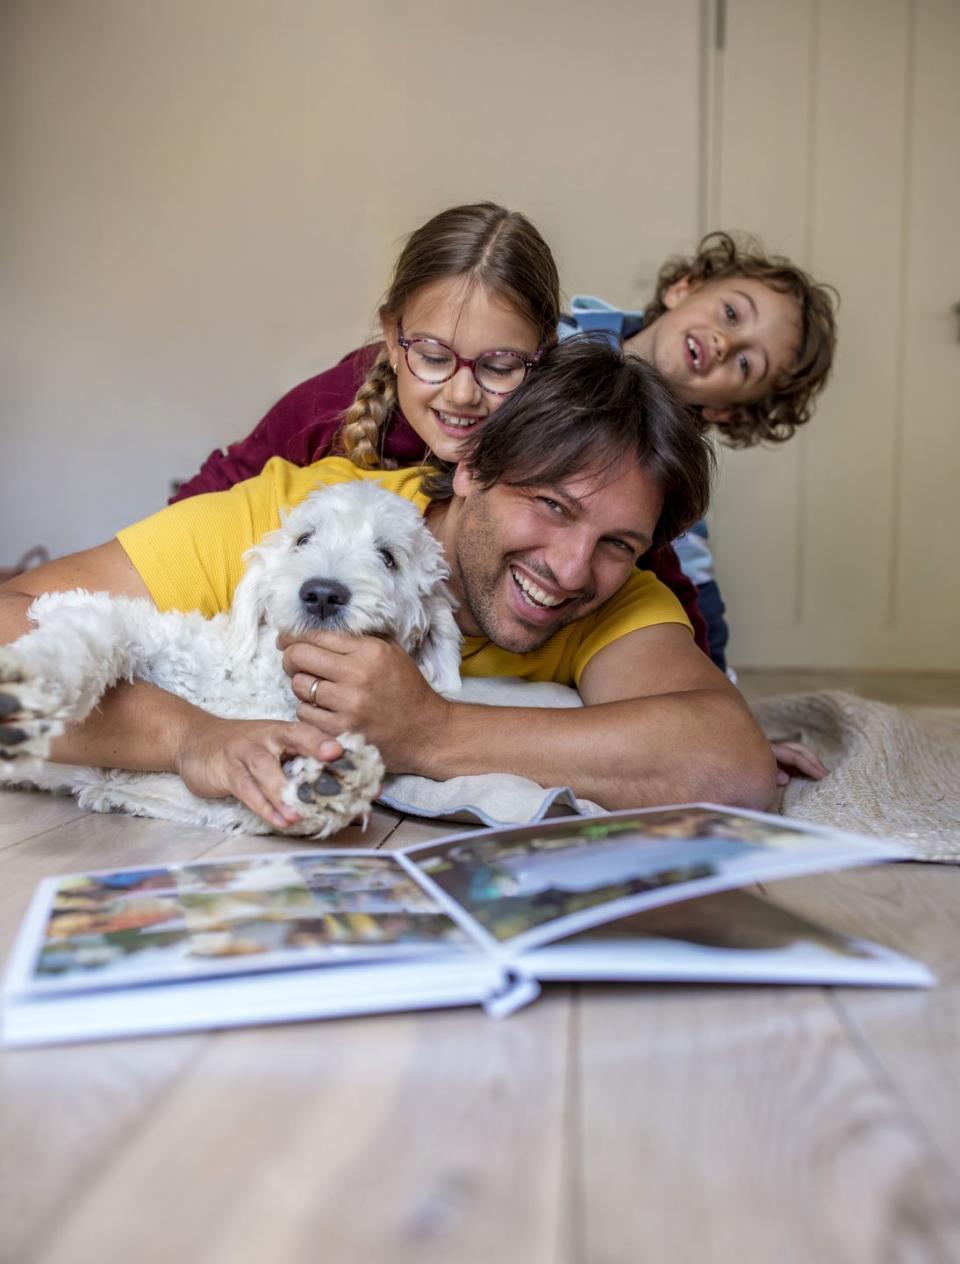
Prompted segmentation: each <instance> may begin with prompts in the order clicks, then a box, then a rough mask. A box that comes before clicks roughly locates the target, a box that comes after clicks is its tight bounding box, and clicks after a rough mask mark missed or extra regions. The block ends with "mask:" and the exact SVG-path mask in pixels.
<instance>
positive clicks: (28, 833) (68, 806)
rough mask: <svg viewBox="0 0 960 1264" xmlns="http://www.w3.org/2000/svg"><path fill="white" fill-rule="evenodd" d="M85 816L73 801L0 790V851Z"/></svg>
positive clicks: (35, 792)
mask: <svg viewBox="0 0 960 1264" xmlns="http://www.w3.org/2000/svg"><path fill="white" fill-rule="evenodd" d="M84 815H86V814H85V813H84V811H83V808H80V807H77V802H76V800H75V799H73V798H66V797H63V796H60V795H54V794H44V793H42V792H41V791H32V790H8V789H6V788H4V789H0V851H2V850H3V849H4V848H5V847H12V846H13V845H14V844H15V843H19V842H22V841H23V840H24V839H25V838H32V837H33V835H35V834H42V833H44V831H46V830H48V829H54V828H55V827H56V826H57V825H62V824H64V823H65V822H68V821H76V820H79V819H80V817H82V816H84Z"/></svg>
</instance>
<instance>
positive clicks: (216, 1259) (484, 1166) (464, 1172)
mask: <svg viewBox="0 0 960 1264" xmlns="http://www.w3.org/2000/svg"><path fill="white" fill-rule="evenodd" d="M568 1013H569V1006H568V1003H567V1001H566V1000H565V999H564V997H563V996H562V995H559V994H558V995H554V996H552V997H551V998H549V999H547V1000H545V1001H542V1002H541V1003H540V1004H538V1005H537V1006H535V1007H533V1008H531V1009H529V1010H526V1011H524V1012H523V1013H522V1014H519V1015H517V1016H515V1018H514V1019H512V1020H510V1021H509V1022H503V1023H496V1022H490V1021H488V1020H487V1019H486V1018H485V1017H484V1016H483V1015H482V1013H477V1012H474V1011H461V1012H445V1013H434V1014H422V1015H409V1016H393V1017H383V1018H371V1019H364V1020H349V1021H343V1022H336V1023H321V1024H315V1025H312V1026H304V1027H289V1028H274V1029H271V1030H259V1031H247V1032H238V1033H233V1034H230V1035H227V1036H224V1037H216V1038H213V1039H211V1041H210V1042H209V1044H208V1045H207V1046H205V1048H204V1051H203V1054H202V1056H201V1057H200V1058H199V1059H197V1060H196V1061H195V1062H194V1064H193V1066H192V1067H191V1068H190V1069H189V1071H188V1073H187V1074H186V1075H185V1076H183V1077H181V1078H180V1080H179V1081H178V1082H177V1084H176V1085H175V1086H174V1088H173V1091H172V1092H171V1093H170V1094H169V1095H168V1098H167V1100H166V1102H165V1103H164V1106H163V1109H162V1110H159V1111H156V1112H154V1113H152V1114H151V1115H150V1117H149V1118H148V1119H147V1120H146V1121H145V1122H144V1125H143V1126H142V1127H141V1128H140V1130H139V1131H138V1132H136V1133H135V1134H134V1135H132V1136H131V1137H130V1138H129V1139H128V1141H127V1142H126V1144H122V1145H120V1146H118V1148H117V1149H116V1151H115V1152H114V1153H113V1154H112V1155H111V1156H109V1161H107V1162H105V1163H104V1164H103V1166H102V1167H101V1169H100V1170H99V1171H98V1172H97V1173H96V1174H95V1179H94V1181H93V1182H92V1183H91V1187H90V1189H89V1191H88V1192H87V1193H86V1194H85V1195H84V1196H83V1197H82V1198H81V1199H80V1200H79V1204H78V1205H76V1206H74V1207H70V1208H67V1209H66V1211H65V1213H64V1214H62V1215H60V1216H59V1217H58V1218H57V1220H56V1222H52V1223H51V1224H50V1226H49V1240H48V1242H47V1244H46V1247H45V1249H43V1250H41V1251H39V1252H38V1253H37V1254H36V1255H35V1257H34V1261H35V1264H60V1262H69V1264H86V1262H87V1261H90V1262H91V1264H92V1262H93V1261H96V1262H97V1264H100V1261H102V1260H104V1259H136V1260H137V1264H154V1262H156V1264H160V1262H161V1261H162V1262H163V1264H169V1261H171V1260H189V1261H190V1264H235V1262H236V1261H237V1260H270V1261H271V1264H293V1262H294V1261H296V1262H298V1264H306V1262H307V1261H310V1262H311V1264H312V1262H313V1261H315V1260H317V1259H324V1260H330V1261H340V1260H343V1261H348V1260H358V1261H359V1260H362V1261H363V1262H364V1264H380V1262H381V1261H382V1262H383V1264H388V1262H389V1264H407V1262H408V1261H409V1262H410V1264H413V1262H414V1261H415V1262H416V1264H431V1262H432V1261H436V1262H437V1264H441V1262H442V1264H449V1262H450V1261H452V1260H456V1261H457V1264H473V1262H474V1261H476V1262H477V1264H481V1262H482V1264H487V1262H488V1261H490V1260H497V1261H503V1262H504V1264H512V1262H514V1261H515V1262H516V1264H540V1262H541V1261H542V1262H543V1264H548V1262H549V1264H554V1262H555V1261H556V1260H557V1258H558V1256H557V1242H556V1233H557V1224H558V1222H559V1219H560V1216H561V1211H562V1208H563V1206H564V1203H565V1201H566V1198H565V1192H564V1187H563V1146H562V1139H563V1129H564V1099H565V1092H566V1074H567V1057H568ZM51 1144H54V1141H53V1140H52V1139H51ZM173 1209H175V1214H171V1211H172V1210H173Z"/></svg>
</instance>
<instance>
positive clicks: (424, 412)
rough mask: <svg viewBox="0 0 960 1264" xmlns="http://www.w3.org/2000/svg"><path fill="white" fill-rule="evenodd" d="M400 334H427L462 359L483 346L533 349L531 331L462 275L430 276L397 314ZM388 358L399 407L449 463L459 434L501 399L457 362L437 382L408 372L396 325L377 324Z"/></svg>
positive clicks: (526, 352) (527, 352)
mask: <svg viewBox="0 0 960 1264" xmlns="http://www.w3.org/2000/svg"><path fill="white" fill-rule="evenodd" d="M400 323H401V324H402V326H403V335H404V337H405V338H406V339H415V338H434V339H437V340H438V341H440V342H443V343H446V344H447V346H449V347H452V348H453V350H454V351H455V352H456V353H457V354H458V355H459V356H462V357H463V358H464V359H468V360H473V359H476V358H478V357H480V356H482V355H483V354H484V352H487V351H493V350H497V351H514V352H517V353H518V354H520V355H521V356H523V357H524V358H527V359H532V358H533V357H534V356H535V355H536V353H537V351H538V349H539V338H538V335H537V330H536V328H535V327H534V326H533V325H532V324H531V323H530V321H528V320H527V319H526V318H525V317H524V316H521V315H520V313H519V312H518V311H517V310H516V309H515V308H514V307H512V306H511V305H510V304H509V303H508V302H507V301H506V300H505V299H503V298H502V297H500V296H499V295H495V294H491V293H490V291H489V290H487V289H486V288H485V287H484V286H483V285H469V284H467V283H465V282H464V280H463V278H461V277H452V278H450V279H448V280H443V281H435V282H433V283H432V284H430V285H425V286H424V287H423V288H422V289H420V290H418V291H417V293H416V294H415V295H414V297H413V300H412V301H411V302H409V303H408V304H407V306H406V308H405V309H404V311H403V312H402V314H401V322H400ZM383 332H384V337H385V339H386V342H387V347H388V349H389V352H390V363H391V364H393V365H395V366H396V374H397V399H398V402H399V405H400V410H401V412H402V413H403V415H404V416H405V417H406V419H407V421H408V422H409V423H410V425H411V426H412V427H413V429H414V430H415V431H416V432H417V434H418V435H419V436H420V438H421V439H422V440H423V441H424V443H425V444H426V445H427V447H428V448H430V450H431V451H432V452H434V453H435V454H436V455H437V456H438V457H440V459H441V460H443V461H456V460H457V457H458V454H459V449H460V444H461V443H462V441H463V438H464V436H465V435H466V434H469V433H470V432H471V431H473V429H474V428H475V427H476V426H477V425H478V424H479V423H481V422H482V421H483V420H484V419H485V418H487V417H489V416H490V414H491V413H492V412H494V411H495V410H496V408H497V407H498V406H499V405H500V403H501V402H502V400H503V399H505V398H506V396H503V395H493V394H491V393H490V392H489V391H485V390H483V388H482V387H481V386H480V384H479V382H478V381H477V379H476V378H475V377H474V375H473V372H472V370H471V369H469V368H468V367H467V366H466V365H461V366H460V367H459V368H458V369H457V371H456V372H455V373H454V374H453V376H452V377H450V378H448V379H447V381H445V382H440V383H438V384H436V385H434V384H431V383H429V382H422V381H420V379H419V378H417V377H415V376H414V374H413V373H412V372H411V370H410V367H409V365H408V363H407V359H406V356H405V354H404V350H403V348H402V347H401V346H400V343H399V341H398V329H397V322H396V321H393V320H385V321H384V330H383Z"/></svg>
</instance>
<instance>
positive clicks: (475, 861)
mask: <svg viewBox="0 0 960 1264" xmlns="http://www.w3.org/2000/svg"><path fill="white" fill-rule="evenodd" d="M809 842H810V836H809V835H807V834H805V833H804V832H802V831H798V830H795V829H791V828H790V827H789V826H786V825H784V826H781V825H780V824H779V823H771V822H768V821H763V820H756V819H755V818H754V817H750V816H744V815H742V814H740V813H738V812H728V811H724V810H721V809H714V808H665V809H662V810H659V811H655V812H647V813H643V814H639V815H638V816H636V817H623V818H612V819H611V818H604V817H600V818H597V817H592V818H586V819H584V818H571V819H570V820H569V821H563V822H560V821H552V822H549V823H547V824H546V825H541V826H527V827H524V828H522V829H517V830H512V831H509V832H505V833H501V834H499V835H498V836H497V837H495V838H490V837H487V838H483V837H478V838H476V839H461V840H460V841H459V842H456V843H441V844H438V845H437V846H436V847H432V848H430V847H428V848H423V849H419V850H417V851H415V852H414V853H412V854H411V855H410V856H409V859H410V860H412V861H413V862H414V863H415V864H416V865H417V866H418V867H420V868H421V869H422V870H423V872H424V873H425V874H427V875H428V876H429V877H430V878H432V879H433V881H434V882H436V883H437V885H438V886H439V887H440V888H441V889H442V890H443V891H445V892H446V893H447V894H448V895H449V896H451V897H452V898H453V899H454V900H456V901H457V902H458V903H460V904H461V905H462V906H463V907H464V908H465V909H466V910H467V911H468V912H469V913H470V914H472V916H473V917H475V918H476V919H477V921H478V922H479V923H480V924H481V925H482V926H483V927H484V928H485V929H486V930H487V931H489V933H490V934H491V935H493V936H494V938H496V939H498V940H500V941H501V942H502V941H506V940H510V939H513V938H515V937H517V936H520V935H524V934H526V933H527V932H529V931H532V930H535V929H537V928H539V927H543V926H546V925H549V924H550V923H553V922H556V921H560V920H561V919H564V918H567V917H571V916H573V915H574V914H576V913H579V912H582V911H583V910H586V909H590V908H594V907H596V906H597V905H601V904H607V903H612V902H613V901H615V900H621V899H626V898H628V897H630V896H636V895H640V894H642V893H644V892H647V891H655V890H658V889H662V888H664V887H672V886H679V885H682V884H684V883H689V882H695V881H698V880H702V879H709V878H712V877H716V876H719V875H721V874H723V875H729V874H732V873H734V872H736V871H738V870H741V869H742V870H743V871H744V872H745V873H746V872H748V871H749V866H750V863H751V861H752V860H754V859H755V858H756V857H757V856H759V855H762V854H763V853H769V852H770V851H784V850H791V849H794V848H796V847H797V846H807V845H809Z"/></svg>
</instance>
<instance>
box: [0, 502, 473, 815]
mask: <svg viewBox="0 0 960 1264" xmlns="http://www.w3.org/2000/svg"><path fill="white" fill-rule="evenodd" d="M245 562H246V568H245V571H244V574H243V578H242V579H241V581H240V583H239V584H238V586H237V589H236V592H235V594H234V599H233V605H232V607H231V609H230V611H229V613H227V614H218V615H216V616H215V617H214V618H212V619H204V618H203V617H202V616H201V615H200V614H198V613H196V612H193V613H189V614H184V613H180V612H170V613H167V614H161V613H160V612H159V611H157V610H156V608H155V607H154V606H153V605H152V603H151V602H149V601H145V600H131V599H130V598H126V597H110V596H108V595H107V594H105V593H88V592H84V591H74V592H65V593H48V594H45V595H44V596H42V597H38V598H37V600H36V601H35V602H34V603H33V605H32V606H31V607H30V611H29V617H30V619H31V620H32V622H34V623H35V624H36V625H37V626H36V629H35V630H34V631H31V632H28V633H26V634H25V635H24V636H22V637H20V639H19V640H18V641H15V642H14V643H13V644H12V645H10V646H7V647H0V783H5V784H7V785H11V784H19V785H24V784H28V785H33V786H38V787H40V788H43V789H48V790H59V789H66V790H69V791H71V792H72V793H74V794H76V795H77V797H78V799H79V801H80V804H81V806H83V807H87V808H92V809H94V810H96V811H98V812H107V811H111V810H113V809H122V810H123V811H126V812H132V813H134V814H136V815H139V816H156V817H163V818H166V819H168V820H174V821H181V822H184V823H186V824H199V825H210V826H214V827H216V828H217V829H227V830H240V831H243V832H244V833H250V834H268V833H273V832H275V831H274V830H273V829H272V827H271V826H269V825H267V823H266V822H265V821H263V820H262V819H261V818H260V817H258V816H256V815H255V814H254V813H253V812H250V811H249V810H248V809H247V808H245V807H244V806H243V805H242V804H240V803H239V802H237V801H236V800H235V799H201V798H198V797H197V796H196V795H193V794H191V793H190V791H189V790H188V789H187V787H186V786H185V785H184V784H183V782H182V781H181V780H180V779H179V777H177V776H175V775H174V774H171V773H136V772H125V771H119V770H117V771H114V770H107V769H97V768H80V767H75V766H72V765H66V764H54V763H48V762H46V761H45V757H46V755H47V753H48V751H49V749H50V740H51V738H53V737H55V736H56V735H57V734H58V733H61V732H62V731H63V729H64V726H65V725H66V724H70V723H77V722H78V721H80V720H82V719H83V718H84V717H85V716H86V715H87V714H88V713H89V712H90V711H91V710H92V708H93V707H95V706H96V705H97V703H98V702H99V700H100V698H101V697H102V696H103V694H104V693H105V692H106V690H108V689H109V688H111V686H113V685H115V684H116V683H117V682H119V681H122V680H146V681H150V682H152V683H153V684H156V685H159V686H160V687H161V688H162V689H166V690H168V691H169V692H171V693H175V694H179V695H180V696H181V697H183V698H186V699H187V700H188V701H189V702H192V703H194V704H196V705H197V706H198V707H201V708H202V709H203V710H205V711H208V712H210V713H211V714H213V715H216V716H221V717H224V718H232V719H278V720H292V719H295V718H296V708H297V705H298V703H297V698H296V697H295V696H294V694H293V691H292V689H291V688H290V682H289V680H288V679H287V677H286V675H285V674H284V671H283V668H282V665H281V654H280V651H279V650H278V649H277V646H276V638H277V634H278V633H279V632H285V633H288V634H291V635H293V636H297V635H299V634H302V633H304V632H307V631H309V630H310V629H315V628H320V627H323V628H326V629H330V630H335V631H340V632H348V633H353V634H363V633H374V634H382V635H388V636H391V637H393V638H395V639H396V640H397V641H398V642H399V644H400V645H401V646H403V648H404V649H405V650H407V651H408V652H409V653H410V654H412V655H413V657H414V659H415V661H416V662H417V664H418V666H419V668H420V670H421V672H422V673H423V675H424V677H425V678H426V680H427V681H428V683H429V684H431V685H432V686H433V688H434V689H436V690H437V691H438V692H440V693H444V694H448V695H449V694H454V693H457V692H458V691H459V688H460V649H459V647H460V634H459V631H458V629H457V626H456V622H455V619H454V615H453V601H452V599H451V597H450V594H449V592H448V591H447V588H446V585H445V582H444V581H445V579H446V578H447V573H448V572H447V568H446V565H445V562H444V558H443V553H442V550H441V548H440V545H439V543H438V542H437V541H436V540H435V539H434V537H433V536H432V535H431V534H430V532H429V531H428V529H427V527H426V524H425V523H424V521H423V519H422V517H421V515H420V513H419V511H418V510H417V508H416V506H415V505H413V504H411V502H410V501H407V500H404V499H403V498H402V497H400V496H396V495H394V494H393V493H392V492H388V491H386V490H385V489H384V488H382V487H380V486H379V485H378V484H376V483H370V482H356V483H344V484H339V485H336V486H333V487H328V488H324V489H322V490H320V491H318V492H314V493H313V494H311V495H310V496H309V497H307V499H306V500H304V501H303V502H302V503H301V504H300V505H298V506H297V507H296V508H295V509H294V510H292V512H290V513H289V515H287V516H286V518H285V520H284V522H283V525H282V526H281V527H280V528H279V529H278V530H276V531H273V532H271V533H270V534H269V535H267V536H265V537H264V538H263V539H262V540H261V541H260V542H259V543H258V544H257V545H255V546H254V547H253V548H252V549H250V550H249V551H248V553H247V555H246V557H245ZM338 740H339V741H340V743H341V744H342V745H343V747H344V749H345V754H344V755H343V756H342V757H341V758H340V759H337V760H334V761H332V762H331V763H329V764H327V765H322V764H319V763H318V762H317V761H315V760H312V759H304V758H297V759H294V760H292V761H291V762H290V763H289V764H288V765H287V766H286V772H287V778H288V783H287V787H286V790H285V792H284V801H285V802H286V803H287V804H289V805H290V806H291V807H294V808H295V809H296V810H297V811H298V812H300V813H301V814H302V820H301V821H300V823H299V824H297V825H294V826H291V827H290V828H289V829H288V830H286V831H284V832H285V833H289V834H304V835H311V836H315V837H320V838H322V837H324V836H325V835H327V834H330V833H332V832H333V831H334V830H336V829H339V828H340V827H341V826H343V825H345V824H347V823H348V822H349V821H351V820H352V819H353V818H354V817H355V816H356V815H358V814H365V813H366V812H367V811H368V809H369V806H370V802H371V799H372V798H373V796H374V795H375V794H376V792H377V788H378V786H379V783H380V780H381V778H382V776H383V763H382V761H381V759H380V755H379V752H378V751H377V750H376V748H375V747H373V746H369V745H367V744H366V743H365V742H364V741H363V739H362V738H361V737H359V736H357V735H356V734H349V733H344V734H341V735H340V737H339V739H338Z"/></svg>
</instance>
